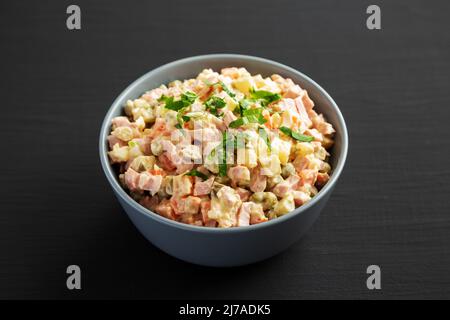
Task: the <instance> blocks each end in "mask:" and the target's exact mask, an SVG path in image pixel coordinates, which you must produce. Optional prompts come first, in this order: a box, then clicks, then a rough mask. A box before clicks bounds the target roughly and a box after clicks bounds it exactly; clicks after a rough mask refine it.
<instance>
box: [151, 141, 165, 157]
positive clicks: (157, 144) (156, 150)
mask: <svg viewBox="0 0 450 320" xmlns="http://www.w3.org/2000/svg"><path fill="white" fill-rule="evenodd" d="M161 141H162V139H161V138H156V139H154V140H153V141H152V143H151V144H150V148H151V150H152V153H153V154H154V155H155V156H159V155H161V153H162V152H163V147H162V144H161Z"/></svg>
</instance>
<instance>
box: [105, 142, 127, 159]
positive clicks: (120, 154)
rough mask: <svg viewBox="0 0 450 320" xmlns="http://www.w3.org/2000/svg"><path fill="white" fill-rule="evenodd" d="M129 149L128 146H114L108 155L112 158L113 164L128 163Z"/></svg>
mask: <svg viewBox="0 0 450 320" xmlns="http://www.w3.org/2000/svg"><path fill="white" fill-rule="evenodd" d="M128 149H129V147H128V146H124V147H121V146H119V144H118V143H116V144H115V145H114V147H113V149H112V151H109V152H108V155H109V157H110V158H111V160H112V162H113V163H116V162H127V161H128V159H129V152H128Z"/></svg>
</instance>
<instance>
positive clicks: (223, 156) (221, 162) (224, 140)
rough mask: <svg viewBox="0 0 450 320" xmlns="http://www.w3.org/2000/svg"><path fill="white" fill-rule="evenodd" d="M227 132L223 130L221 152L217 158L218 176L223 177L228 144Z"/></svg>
mask: <svg viewBox="0 0 450 320" xmlns="http://www.w3.org/2000/svg"><path fill="white" fill-rule="evenodd" d="M228 139H229V138H228V133H227V131H225V132H224V133H223V135H222V152H221V153H220V156H221V157H220V159H219V176H221V177H225V176H226V175H227V168H228V167H227V144H228Z"/></svg>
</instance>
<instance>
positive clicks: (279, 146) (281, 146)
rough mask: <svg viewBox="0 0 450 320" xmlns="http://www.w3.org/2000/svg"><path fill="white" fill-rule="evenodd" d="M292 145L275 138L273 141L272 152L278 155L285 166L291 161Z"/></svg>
mask: <svg viewBox="0 0 450 320" xmlns="http://www.w3.org/2000/svg"><path fill="white" fill-rule="evenodd" d="M291 146H292V144H291V143H290V142H289V141H285V140H281V139H280V138H274V139H273V141H272V152H274V153H276V154H278V158H279V159H280V162H281V164H283V165H285V164H287V163H288V161H289V156H290V154H291Z"/></svg>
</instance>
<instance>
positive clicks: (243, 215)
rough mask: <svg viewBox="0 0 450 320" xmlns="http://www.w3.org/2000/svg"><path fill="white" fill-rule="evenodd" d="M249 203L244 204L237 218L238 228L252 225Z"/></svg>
mask: <svg viewBox="0 0 450 320" xmlns="http://www.w3.org/2000/svg"><path fill="white" fill-rule="evenodd" d="M248 203H249V202H244V203H243V204H242V205H241V208H240V209H239V213H238V216H237V226H238V227H242V226H249V225H250V210H249V208H248V206H247V204H248Z"/></svg>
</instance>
